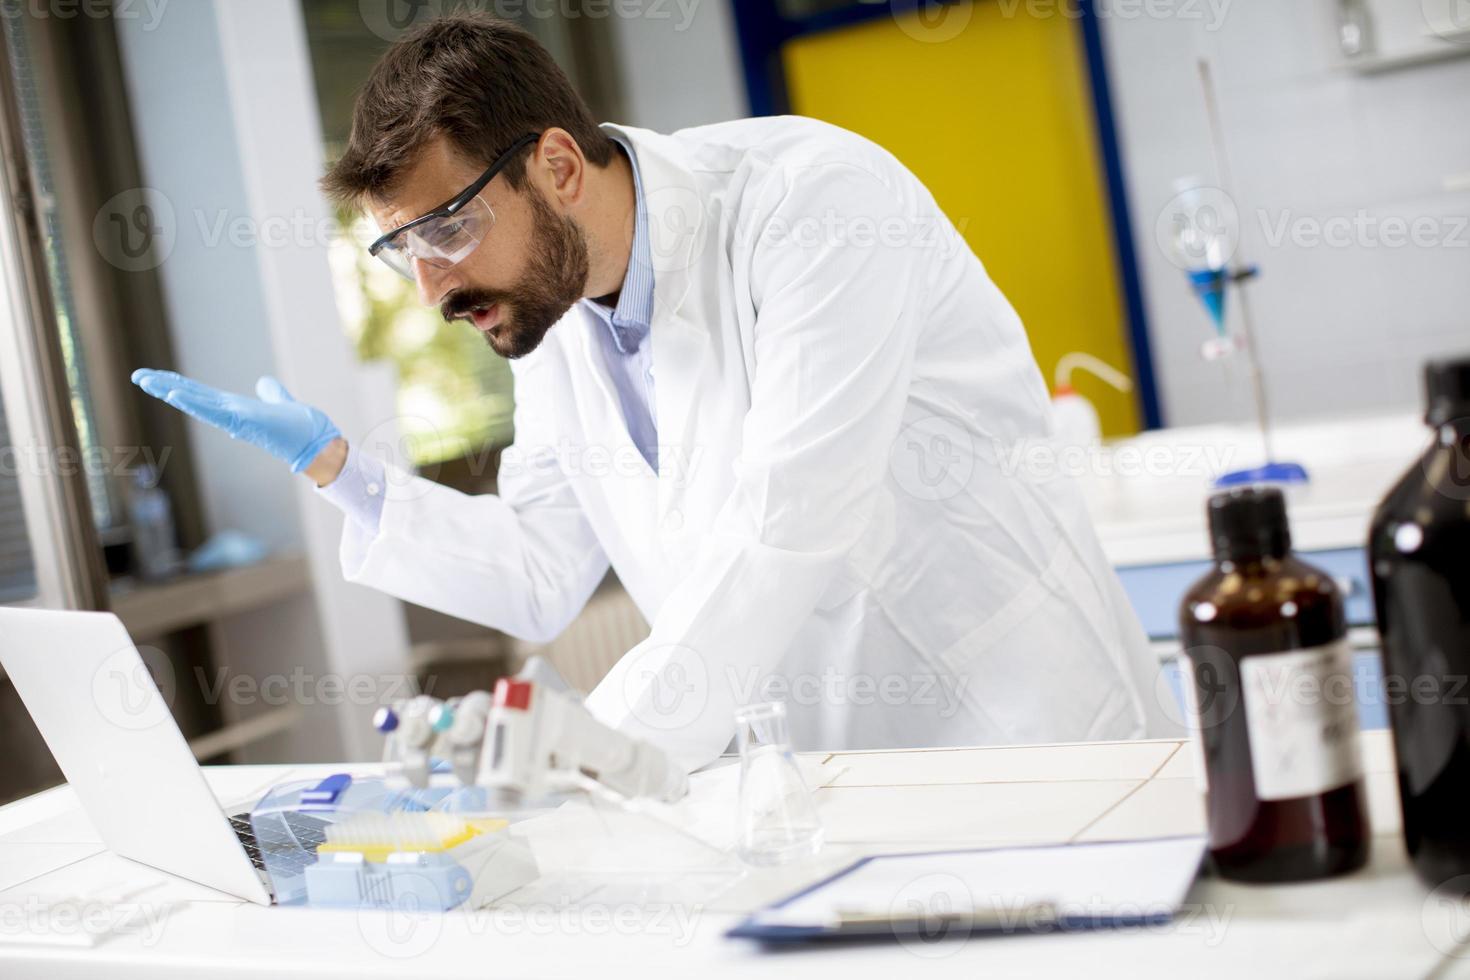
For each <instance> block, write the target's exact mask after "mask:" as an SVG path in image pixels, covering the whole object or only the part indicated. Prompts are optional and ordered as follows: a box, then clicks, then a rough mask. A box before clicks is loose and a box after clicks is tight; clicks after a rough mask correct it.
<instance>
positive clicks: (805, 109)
mask: <svg viewBox="0 0 1470 980" xmlns="http://www.w3.org/2000/svg"><path fill="white" fill-rule="evenodd" d="M967 7H968V9H965V8H964V7H961V8H960V9H956V10H951V11H949V12H948V17H949V18H950V20H948V21H946V22H944V23H943V25H939V24H937V22H935V21H933V20H930V21H920V20H919V19H918V18H919V17H920V16H921V15H919V14H917V13H915V14H908V15H906V17H907V18H909V19H908V20H906V21H902V22H900V21H899V20H896V19H892V18H878V19H875V20H872V21H868V22H866V23H861V24H858V25H855V26H852V27H847V28H842V29H840V30H835V31H831V32H827V33H823V34H819V35H813V36H809V37H803V38H799V39H797V40H794V41H792V42H790V43H788V44H787V45H786V46H785V48H784V49H783V51H782V56H783V60H784V63H785V69H786V77H787V86H788V91H789V94H790V98H791V106H792V110H793V111H794V112H797V113H800V114H801V115H804V116H812V117H814V118H817V119H823V120H826V121H828V122H831V123H834V124H836V125H838V126H842V127H844V128H846V129H850V130H853V131H854V132H857V133H861V134H862V135H864V136H867V137H868V138H870V139H872V140H874V141H876V142H877V143H879V144H881V145H882V146H884V147H886V148H887V149H888V150H889V151H891V152H892V153H893V154H894V155H895V156H897V157H898V158H899V159H900V160H902V161H903V162H904V163H905V164H906V165H907V166H908V167H909V168H910V169H912V170H913V171H914V172H915V173H916V174H918V176H919V178H920V179H921V180H923V181H924V183H925V184H927V185H928V186H929V189H930V190H931V191H932V192H933V194H934V196H935V198H936V199H937V200H938V202H939V205H940V207H942V208H943V209H944V211H945V213H946V214H948V215H949V217H950V220H951V221H953V222H954V223H955V224H956V226H958V227H959V229H960V231H961V232H962V233H963V234H964V236H965V238H966V240H967V241H968V242H969V243H970V246H971V247H972V248H973V249H974V250H975V254H977V255H979V256H980V259H981V260H982V261H983V262H984V263H985V266H986V268H987V269H988V270H989V272H990V275H991V277H992V278H993V279H995V281H996V282H997V283H998V284H999V285H1000V287H1001V289H1003V290H1004V291H1005V293H1006V295H1007V296H1008V297H1009V298H1010V300H1011V302H1012V303H1013V304H1015V306H1016V309H1017V310H1018V311H1019V312H1020V314H1021V318H1022V319H1023V320H1024V321H1025V323H1026V329H1027V332H1028V333H1029V334H1030V336H1031V345H1032V348H1033V350H1034V351H1035V353H1036V359H1037V362H1038V363H1039V364H1040V365H1041V369H1042V372H1043V373H1044V374H1045V375H1046V377H1047V380H1048V382H1049V383H1050V381H1051V377H1052V371H1053V369H1054V368H1055V366H1056V363H1057V359H1058V358H1060V357H1061V356H1062V355H1063V354H1066V353H1067V352H1069V351H1074V350H1082V351H1087V352H1088V353H1091V354H1095V355H1096V356H1098V357H1101V358H1102V359H1103V360H1105V361H1107V362H1108V363H1110V364H1113V365H1115V366H1116V367H1118V368H1120V369H1122V370H1123V371H1125V372H1127V373H1130V374H1131V372H1132V359H1131V356H1130V353H1129V341H1128V332H1127V321H1126V317H1125V313H1124V307H1123V300H1122V296H1121V294H1120V287H1119V279H1118V272H1117V265H1116V259H1115V255H1114V252H1113V245H1112V234H1111V225H1110V220H1111V219H1110V215H1109V211H1108V201H1107V195H1106V189H1105V184H1104V179H1103V169H1102V166H1101V161H1100V160H1099V158H1098V150H1097V143H1096V138H1095V133H1094V123H1093V116H1092V108H1091V102H1090V93H1089V90H1088V85H1089V82H1088V79H1087V73H1086V61H1085V57H1086V55H1085V52H1084V51H1083V48H1082V41H1081V33H1080V29H1079V27H1078V25H1077V23H1076V22H1075V21H1074V20H1072V19H1071V18H1069V17H1066V16H1060V15H1055V16H1049V17H1035V16H1030V15H1028V14H1027V13H1026V6H1025V5H1024V4H1014V3H1002V2H999V0H995V2H992V0H980V2H977V3H972V4H969V5H967ZM1058 9H1059V10H1063V9H1066V7H1065V5H1059V7H1058ZM966 18H967V19H966ZM960 23H963V24H964V26H963V29H961V30H958V32H955V30H954V27H955V25H956V24H960ZM940 26H942V27H943V28H945V29H943V30H939V29H935V30H927V29H926V28H931V27H934V28H937V27H940ZM951 34H952V35H953V36H950V35H951ZM1077 381H1078V384H1077V388H1078V390H1079V391H1081V392H1082V393H1083V394H1084V395H1086V396H1087V397H1088V398H1090V399H1091V400H1092V401H1093V403H1094V404H1095V405H1097V408H1098V413H1099V414H1100V415H1101V416H1102V422H1103V429H1104V431H1106V432H1107V433H1108V434H1109V435H1123V434H1128V433H1132V432H1136V431H1137V430H1138V424H1139V420H1138V411H1137V405H1136V403H1135V401H1134V399H1133V397H1132V396H1131V395H1124V394H1122V393H1119V392H1116V391H1114V390H1113V389H1112V388H1109V387H1108V386H1106V385H1105V384H1103V383H1102V382H1100V381H1097V380H1095V379H1093V378H1092V377H1091V376H1090V375H1079V376H1078V378H1077Z"/></svg>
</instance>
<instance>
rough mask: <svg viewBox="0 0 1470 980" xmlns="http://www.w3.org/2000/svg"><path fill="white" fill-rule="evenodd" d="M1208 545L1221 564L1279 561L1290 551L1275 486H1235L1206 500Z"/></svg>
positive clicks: (1283, 510)
mask: <svg viewBox="0 0 1470 980" xmlns="http://www.w3.org/2000/svg"><path fill="white" fill-rule="evenodd" d="M1208 511H1209V518H1210V542H1211V544H1212V545H1213V546H1214V551H1215V557H1216V558H1217V559H1219V560H1221V561H1226V560H1234V559H1240V558H1265V557H1270V558H1281V557H1283V556H1284V555H1285V554H1286V553H1287V552H1288V551H1290V550H1291V527H1290V525H1289V524H1288V523H1287V520H1286V497H1285V495H1283V494H1282V492H1281V490H1280V489H1278V488H1276V487H1262V486H1255V487H1236V488H1234V489H1231V490H1226V491H1224V492H1223V493H1217V494H1215V495H1214V496H1213V497H1211V498H1210V503H1209V508H1208Z"/></svg>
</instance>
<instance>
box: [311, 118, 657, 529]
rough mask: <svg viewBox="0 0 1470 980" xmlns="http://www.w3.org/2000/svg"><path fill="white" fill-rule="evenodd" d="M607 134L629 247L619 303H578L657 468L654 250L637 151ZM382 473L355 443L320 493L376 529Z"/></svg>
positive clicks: (633, 432) (629, 421) (637, 441)
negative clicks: (627, 195)
mask: <svg viewBox="0 0 1470 980" xmlns="http://www.w3.org/2000/svg"><path fill="white" fill-rule="evenodd" d="M610 135H611V136H612V138H613V139H614V140H616V141H617V142H618V144H619V145H620V146H622V147H623V149H624V150H625V151H626V152H627V154H628V163H629V164H630V165H631V166H632V168H633V193H634V198H635V200H634V218H633V249H632V252H631V253H630V255H629V256H628V271H627V272H626V273H625V274H624V275H623V288H622V289H621V290H619V292H618V305H617V306H616V307H613V308H609V307H607V306H605V305H603V304H602V303H598V302H597V301H595V300H588V299H584V300H582V303H583V304H584V305H585V306H586V307H587V308H588V309H589V310H591V311H592V313H593V314H594V315H595V316H596V317H597V320H598V323H599V324H600V325H602V326H604V327H606V329H605V330H603V329H599V330H598V331H597V332H596V333H597V336H596V342H597V346H598V349H599V350H600V351H601V352H602V357H603V362H604V363H605V364H606V366H607V372H608V376H609V377H610V378H611V379H612V384H613V388H614V390H616V392H617V396H618V404H619V406H620V407H621V408H622V412H623V421H624V423H625V424H626V425H627V426H628V435H629V436H630V437H631V438H632V440H633V445H635V446H636V447H638V452H639V453H641V454H642V456H643V458H644V460H645V461H647V463H648V465H649V467H650V468H651V469H652V470H653V471H654V473H657V472H658V425H657V421H656V416H655V406H656V405H657V404H658V403H657V401H655V399H654V391H653V338H652V337H650V336H649V334H650V330H651V328H652V324H653V252H652V248H651V246H650V244H649V240H648V209H647V208H646V207H645V205H644V202H643V178H642V176H641V175H640V174H639V172H638V155H637V154H636V153H635V152H634V151H633V147H632V145H630V144H629V143H628V141H627V140H625V139H623V137H621V136H619V135H618V134H616V133H613V134H610ZM385 476H386V471H385V469H384V467H383V463H382V461H381V460H378V459H374V458H373V457H371V456H364V455H362V454H360V453H359V452H358V451H357V447H356V446H350V447H349V448H348V453H347V462H346V464H345V465H344V466H343V468H342V472H341V474H340V475H339V476H338V477H337V479H336V480H334V481H332V483H330V484H328V485H327V486H325V487H322V488H321V490H320V491H319V492H320V493H321V495H322V496H323V497H325V498H326V499H327V500H329V501H331V502H332V503H333V504H335V505H336V506H337V507H338V508H340V509H341V510H342V511H343V513H345V514H346V515H347V516H348V518H349V519H351V520H352V521H353V522H354V523H356V524H357V525H358V526H359V527H361V528H362V529H363V530H365V531H367V532H369V533H370V534H377V532H378V528H379V526H380V525H381V523H382V518H383V489H384V481H385Z"/></svg>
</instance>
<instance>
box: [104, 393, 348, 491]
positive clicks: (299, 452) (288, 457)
mask: <svg viewBox="0 0 1470 980" xmlns="http://www.w3.org/2000/svg"><path fill="white" fill-rule="evenodd" d="M133 384H135V385H137V386H138V387H139V388H142V389H143V390H144V391H146V392H148V394H150V395H152V396H153V397H154V398H158V399H161V400H163V401H166V402H168V403H169V404H170V405H172V406H173V407H174V408H177V409H178V410H179V411H181V412H183V413H185V414H186V415H191V416H193V417H194V418H196V419H198V420H199V421H201V422H206V423H208V424H210V425H212V426H214V427H215V428H217V429H223V430H224V431H225V432H227V433H229V435H230V438H232V439H241V440H244V441H245V442H248V443H251V444H252V445H255V446H259V447H260V448H261V449H264V450H265V451H266V452H268V453H270V454H271V455H272V456H275V457H276V458H278V459H282V460H285V462H286V463H287V464H289V465H290V467H291V472H292V473H300V472H301V471H302V470H304V469H306V468H307V467H308V466H310V465H311V461H312V460H314V459H316V457H317V454H318V453H320V452H321V451H322V450H323V449H325V448H326V447H327V444H328V443H330V442H331V441H332V440H333V439H336V438H339V437H340V436H341V435H342V433H341V432H340V431H339V430H338V429H337V427H336V426H335V425H333V424H332V420H331V419H329V418H327V417H326V416H325V415H324V414H322V413H321V412H320V411H319V410H318V409H315V408H312V407H311V406H310V405H303V404H301V402H298V401H297V400H296V399H294V398H292V397H291V393H290V392H289V391H287V390H286V386H285V385H283V384H281V383H280V382H279V381H277V380H276V379H275V378H272V377H264V378H261V379H260V380H259V381H257V382H256V383H255V393H256V394H257V395H259V396H260V397H259V398H258V399H256V398H249V397H247V396H245V395H236V394H232V393H231V392H228V391H220V390H219V389H218V388H211V387H209V385H202V384H200V383H199V382H197V381H192V380H190V379H189V378H186V377H184V376H183V375H182V374H175V373H174V372H173V371H154V370H152V369H150V368H142V369H140V370H137V371H134V372H133Z"/></svg>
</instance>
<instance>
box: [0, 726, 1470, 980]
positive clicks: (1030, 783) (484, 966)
mask: <svg viewBox="0 0 1470 980" xmlns="http://www.w3.org/2000/svg"><path fill="white" fill-rule="evenodd" d="M1364 740H1365V741H1364V748H1365V762H1366V767H1367V770H1368V776H1367V786H1368V796H1369V804H1370V807H1369V809H1370V816H1371V820H1372V824H1373V828H1374V832H1375V838H1374V841H1373V857H1372V860H1371V862H1370V864H1369V866H1368V867H1367V868H1365V869H1364V870H1362V871H1360V872H1358V873H1356V874H1353V875H1350V876H1347V877H1343V878H1339V879H1336V880H1332V881H1327V882H1314V883H1306V884H1298V885H1286V886H1272V887H1262V886H1249V887H1248V886H1241V885H1233V884H1228V883H1225V882H1222V881H1220V880H1217V879H1212V878H1202V879H1200V880H1199V881H1198V882H1197V883H1196V884H1195V886H1194V888H1193V890H1192V891H1191V893H1190V895H1189V899H1188V903H1189V909H1188V911H1187V913H1186V915H1185V916H1184V917H1182V918H1180V919H1178V920H1176V921H1175V922H1174V923H1172V924H1170V925H1167V926H1154V927H1148V928H1140V929H1132V930H1120V931H1105V932H1091V933H1069V934H1051V935H1015V936H1001V937H988V938H971V939H958V940H957V939H950V940H946V941H943V942H936V943H922V942H910V943H907V944H903V945H901V944H898V943H892V942H888V943H877V944H866V945H861V946H846V947H831V948H817V947H811V948H806V949H802V950H799V951H790V952H782V953H763V952H762V951H761V950H760V949H759V948H758V947H756V946H754V945H752V944H749V943H746V942H744V941H739V940H730V939H726V938H724V937H723V933H724V932H725V931H726V930H727V929H728V928H729V927H730V926H732V925H733V924H734V923H735V922H737V921H738V920H739V918H740V917H741V914H742V913H743V912H745V911H747V910H749V909H752V908H754V907H756V906H757V905H758V904H761V903H763V902H764V901H766V900H769V899H772V898H775V897H778V896H780V895H782V894H785V893H786V892H789V891H792V890H795V888H796V887H799V886H800V885H802V884H805V883H806V882H808V881H812V880H815V879H817V878H818V877H820V876H822V875H823V874H824V873H825V872H826V871H828V870H830V869H832V868H834V867H836V866H840V865H841V864H844V863H846V862H848V861H850V860H852V859H854V858H856V857H858V856H860V855H864V854H874V853H885V852H895V851H924V850H936V849H939V850H943V849H953V848H962V847H981V846H995V845H1006V844H1041V843H1070V842H1085V841H1097V840H1110V839H1128V838H1141V837H1149V836H1156V835H1172V834H1185V833H1199V832H1202V830H1203V826H1204V817H1203V811H1202V805H1201V799H1200V796H1199V793H1198V790H1197V788H1196V784H1195V780H1194V778H1193V772H1192V769H1191V756H1190V753H1189V752H1188V747H1187V745H1183V744H1182V743H1179V742H1174V741H1151V742H1112V743H1093V744H1086V745H1055V746H1034V747H998V748H984V749H934V750H912V751H895V752H859V753H836V754H832V755H825V756H821V757H816V759H815V761H816V762H817V763H819V764H820V766H821V770H820V771H821V773H822V774H823V775H822V777H821V778H819V779H818V780H817V782H818V783H826V784H827V785H824V786H823V787H822V788H820V789H817V790H816V791H815V797H816V800H817V805H818V808H819V811H820V813H821V815H822V818H823V820H824V821H825V824H826V827H827V830H828V834H829V837H830V841H831V843H830V844H829V846H828V848H827V850H826V852H825V853H824V855H823V857H822V858H821V860H820V861H818V862H816V863H814V864H812V865H808V866H804V867H801V868H799V869H786V870H784V871H781V872H775V873H773V872H752V873H751V874H750V875H749V876H748V877H747V878H745V879H744V880H743V881H741V882H740V883H738V884H737V885H735V886H734V888H733V889H732V890H730V891H728V892H726V893H724V894H723V895H722V896H721V897H719V898H717V899H716V900H714V901H712V902H711V903H710V904H709V906H708V907H705V908H687V909H679V910H670V909H668V908H666V907H659V906H651V907H648V908H639V907H623V906H617V907H607V906H603V907H598V906H597V905H596V904H595V903H593V904H589V905H587V906H585V907H579V908H573V909H563V910H560V911H558V912H557V913H556V914H552V913H551V911H550V910H543V912H544V913H545V914H544V915H542V916H541V917H540V918H535V917H531V916H527V917H525V918H518V917H515V916H513V915H508V914H507V913H505V912H497V911H494V910H490V911H482V912H476V913H465V912H461V911H455V912H450V913H448V914H442V915H437V914H423V915H407V914H399V915H397V916H396V917H395V919H394V921H393V922H392V923H391V924H385V923H384V921H383V919H382V918H381V913H374V915H375V916H376V917H375V918H371V919H367V918H364V917H363V916H359V915H358V914H357V913H355V912H345V911H336V910H323V909H304V908H263V907H260V906H254V905H251V904H248V903H244V902H240V901H236V900H233V899H231V898H230V897H229V896H226V895H222V894H220V893H218V892H213V891H211V890H209V889H206V888H203V887H201V886H198V885H194V884H192V883H188V882H183V881H180V880H178V879H173V878H170V877H169V876H167V875H164V874H163V873H161V872H158V871H155V870H153V869H151V868H147V867H144V866H141V865H135V864H132V863H131V862H128V861H126V860H124V859H121V858H118V857H116V856H114V855H112V854H110V853H108V852H106V851H105V850H103V848H102V847H101V845H100V843H99V842H98V838H97V835H96V833H95V831H94V830H93V829H92V827H91V825H90V824H89V822H88V821H87V820H86V818H85V816H83V815H82V814H81V813H80V812H79V811H78V809H77V807H76V804H75V801H74V799H73V797H72V794H71V792H70V790H69V789H68V788H66V787H60V788H58V789H54V790H50V791H47V792H44V793H41V794H38V795H36V796H33V797H31V798H29V799H26V800H22V801H19V802H17V803H14V804H11V805H9V806H6V807H3V808H0V976H3V977H5V978H6V980H17V978H22V977H40V976H45V977H51V978H67V977H92V976H107V977H109V978H119V980H121V978H129V977H146V978H149V980H153V978H161V977H173V976H178V977H188V978H191V980H192V978H195V977H201V976H209V977H219V978H227V977H261V976H271V977H283V976H293V977H294V976H312V977H349V976H350V977H354V978H367V977H379V976H382V977H420V976H424V977H428V976H433V977H436V978H445V977H477V978H479V977H532V976H537V977H540V976H547V977H569V978H570V977H578V978H586V977H597V978H599V980H601V978H610V977H630V978H634V977H636V978H638V980H646V978H647V977H650V976H680V977H699V978H700V980H715V978H719V977H734V976H748V977H760V978H767V977H770V976H772V975H780V976H789V975H802V974H808V975H812V976H827V977H831V976H842V977H844V980H857V978H861V977H882V978H885V980H887V978H891V977H906V976H912V975H935V976H940V975H943V976H963V977H967V978H973V977H1000V976H1004V977H1013V976H1046V977H1050V976H1066V977H1076V976H1127V977H1153V976H1157V977H1164V976H1167V977H1171V978H1174V977H1181V976H1189V977H1211V976H1222V977H1223V976H1243V975H1250V976H1258V977H1276V976H1283V977H1293V978H1303V977H1332V978H1345V977H1363V978H1372V980H1383V978H1387V977H1422V976H1428V975H1430V974H1431V973H1432V972H1434V971H1436V970H1441V969H1444V968H1445V967H1446V966H1448V965H1455V964H1457V963H1458V957H1462V956H1470V946H1455V945H1453V944H1452V943H1451V942H1450V941H1449V939H1448V938H1447V936H1448V933H1446V932H1445V930H1444V928H1443V927H1442V925H1441V919H1442V918H1443V910H1442V909H1441V907H1440V905H1439V904H1438V903H1437V902H1436V901H1435V900H1434V898H1433V897H1432V896H1431V894H1430V893H1429V891H1428V890H1427V889H1426V888H1424V887H1423V886H1422V885H1420V884H1419V883H1418V882H1417V881H1416V880H1415V879H1414V878H1413V876H1412V875H1411V873H1410V871H1409V869H1408V867H1407V864H1406V858H1405V856H1404V853H1403V847H1402V844H1401V842H1400V837H1399V813H1398V804H1397V797H1396V792H1397V790H1396V782H1395V776H1394V765H1393V759H1392V749H1391V743H1390V742H1389V739H1388V737H1387V733H1386V732H1370V733H1366V734H1365V736H1364ZM326 771H329V770H328V769H324V768H322V767H311V768H309V769H307V768H302V767H295V768H292V767H285V766H282V767H247V766H241V767H223V768H214V769H209V770H206V772H207V774H208V776H209V779H210V782H211V783H212V784H213V785H214V786H215V787H216V792H217V793H218V794H220V795H221V796H224V797H230V796H235V795H240V794H243V793H245V792H246V791H248V790H250V789H251V788H255V787H259V786H260V785H261V784H262V783H270V782H274V781H277V780H282V779H285V778H292V777H302V776H308V775H314V774H316V773H322V772H326ZM159 832H160V833H167V832H168V829H167V828H166V827H160V828H159ZM140 889H143V890H142V891H139V890H140ZM133 892H137V894H135V895H133V897H132V898H131V900H130V901H129V902H127V903H125V905H124V908H128V909H131V908H134V907H136V906H143V907H144V908H145V909H146V911H147V912H148V914H149V915H150V916H152V918H148V919H144V918H142V917H141V915H139V914H135V916H134V920H133V921H132V922H130V923H128V925H127V927H126V928H124V929H122V930H120V931H119V932H118V933H116V934H112V935H108V936H105V937H104V938H102V939H101V940H100V941H99V942H98V943H97V944H96V945H95V946H92V947H90V948H71V947H67V946H63V945H40V944H37V943H35V942H32V941H29V938H28V937H27V936H25V935H22V933H23V932H24V930H25V928H26V926H25V923H26V922H27V921H44V917H38V916H37V914H36V913H35V909H36V906H37V904H38V899H37V896H56V895H58V894H69V895H73V896H77V897H78V901H77V902H76V903H75V905H76V906H77V907H79V908H82V909H86V910H89V914H90V915H91V916H93V918H94V921H95V920H97V918H98V917H105V916H106V915H107V914H108V913H107V910H108V909H109V908H112V907H113V906H111V905H109V904H108V902H107V898H106V896H107V895H109V894H110V895H115V896H126V895H128V894H129V893H133ZM88 896H92V897H91V898H89V897H88ZM27 909H29V910H30V915H31V917H30V918H29V919H28V918H27V916H26V914H25V913H24V912H23V910H27ZM78 918H81V916H78ZM120 918H121V915H120V914H119V919H120ZM47 925H48V927H49V928H50V929H51V930H52V931H53V932H64V931H66V930H67V929H70V930H72V931H73V932H75V931H79V930H80V929H81V928H82V927H81V926H79V925H78V924H77V922H76V921H75V920H67V921H64V922H63V921H61V920H58V921H57V922H56V923H47ZM1461 935H1463V933H1461ZM52 938H56V937H54V936H53V937H52ZM62 938H67V937H62Z"/></svg>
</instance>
